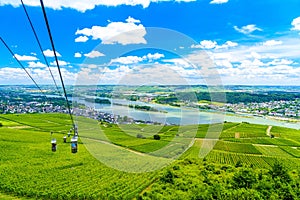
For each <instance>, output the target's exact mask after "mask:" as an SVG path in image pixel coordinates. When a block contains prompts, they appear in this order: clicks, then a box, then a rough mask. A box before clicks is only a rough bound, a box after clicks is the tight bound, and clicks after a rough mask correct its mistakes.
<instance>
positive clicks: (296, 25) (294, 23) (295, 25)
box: [291, 17, 300, 31]
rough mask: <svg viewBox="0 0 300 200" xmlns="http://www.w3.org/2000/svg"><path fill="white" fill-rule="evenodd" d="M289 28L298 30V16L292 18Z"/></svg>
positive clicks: (299, 22)
mask: <svg viewBox="0 0 300 200" xmlns="http://www.w3.org/2000/svg"><path fill="white" fill-rule="evenodd" d="M292 26H293V27H292V28H291V30H295V31H300V17H297V18H295V19H293V21H292Z"/></svg>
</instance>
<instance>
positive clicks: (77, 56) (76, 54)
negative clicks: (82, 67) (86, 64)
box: [74, 52, 82, 58]
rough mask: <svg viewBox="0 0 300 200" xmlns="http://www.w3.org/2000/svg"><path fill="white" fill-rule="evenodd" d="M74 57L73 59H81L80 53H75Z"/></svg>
mask: <svg viewBox="0 0 300 200" xmlns="http://www.w3.org/2000/svg"><path fill="white" fill-rule="evenodd" d="M74 57H75V58H81V57H82V55H81V53H79V52H76V53H75V54H74Z"/></svg>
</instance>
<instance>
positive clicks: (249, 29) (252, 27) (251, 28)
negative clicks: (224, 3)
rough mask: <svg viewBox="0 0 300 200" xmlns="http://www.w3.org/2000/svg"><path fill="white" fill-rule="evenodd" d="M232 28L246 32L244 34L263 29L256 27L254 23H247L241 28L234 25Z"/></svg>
mask: <svg viewBox="0 0 300 200" xmlns="http://www.w3.org/2000/svg"><path fill="white" fill-rule="evenodd" d="M233 28H234V30H236V31H238V32H240V33H243V34H246V35H248V34H251V33H252V32H254V31H263V30H262V29H261V28H258V27H256V25H255V24H249V25H247V26H243V27H241V28H238V27H237V26H234V27H233Z"/></svg>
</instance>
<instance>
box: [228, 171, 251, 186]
mask: <svg viewBox="0 0 300 200" xmlns="http://www.w3.org/2000/svg"><path fill="white" fill-rule="evenodd" d="M256 181H257V178H256V174H255V173H254V172H253V171H252V170H250V169H241V170H240V171H238V172H236V173H235V174H234V175H233V187H235V188H252V186H253V185H254V183H255V182H256Z"/></svg>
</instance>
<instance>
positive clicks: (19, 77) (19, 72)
mask: <svg viewBox="0 0 300 200" xmlns="http://www.w3.org/2000/svg"><path fill="white" fill-rule="evenodd" d="M50 69H51V71H52V73H53V76H54V77H55V78H57V79H56V81H57V82H58V81H59V80H58V77H59V74H58V71H57V70H56V67H50ZM27 71H28V72H29V73H30V74H31V76H32V77H33V78H34V80H35V81H36V82H37V83H38V84H53V80H52V77H51V75H50V74H49V71H48V70H45V69H42V68H37V67H36V68H27ZM61 72H62V75H63V78H64V81H65V84H73V83H74V80H75V78H76V73H74V72H70V71H68V70H67V69H65V68H62V69H61ZM16 83H18V84H33V83H32V80H30V78H29V77H28V76H26V75H24V70H23V69H21V68H12V67H4V68H0V84H16Z"/></svg>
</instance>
